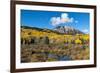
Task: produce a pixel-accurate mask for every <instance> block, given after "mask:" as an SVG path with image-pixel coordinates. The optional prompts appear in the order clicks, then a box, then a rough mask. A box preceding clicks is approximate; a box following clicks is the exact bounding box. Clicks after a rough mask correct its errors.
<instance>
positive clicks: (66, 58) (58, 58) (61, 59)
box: [48, 54, 72, 61]
mask: <svg viewBox="0 0 100 73" xmlns="http://www.w3.org/2000/svg"><path fill="white" fill-rule="evenodd" d="M48 58H54V59H56V60H58V61H68V60H72V59H71V58H70V57H69V56H62V55H60V56H58V55H55V54H48Z"/></svg>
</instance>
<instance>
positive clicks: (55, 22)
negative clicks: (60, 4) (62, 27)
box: [51, 13, 78, 26]
mask: <svg viewBox="0 0 100 73" xmlns="http://www.w3.org/2000/svg"><path fill="white" fill-rule="evenodd" d="M73 22H74V18H73V17H71V18H69V16H68V14H67V13H62V14H61V15H60V17H52V18H51V24H52V25H53V26H57V25H59V24H64V23H73ZM77 22H78V21H76V23H77Z"/></svg>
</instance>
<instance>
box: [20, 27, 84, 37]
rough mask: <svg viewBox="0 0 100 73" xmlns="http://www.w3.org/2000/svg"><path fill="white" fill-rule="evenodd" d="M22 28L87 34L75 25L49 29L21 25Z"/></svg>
mask: <svg viewBox="0 0 100 73" xmlns="http://www.w3.org/2000/svg"><path fill="white" fill-rule="evenodd" d="M21 28H24V29H35V30H38V31H44V32H48V31H50V32H54V33H57V34H69V35H76V34H85V33H83V32H82V31H80V30H78V29H75V28H73V27H70V26H57V27H55V28H54V29H53V30H51V29H47V28H38V27H31V26H21Z"/></svg>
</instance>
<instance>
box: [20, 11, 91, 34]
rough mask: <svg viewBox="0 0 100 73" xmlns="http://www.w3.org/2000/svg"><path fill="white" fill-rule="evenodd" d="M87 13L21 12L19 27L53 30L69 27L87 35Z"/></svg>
mask: <svg viewBox="0 0 100 73" xmlns="http://www.w3.org/2000/svg"><path fill="white" fill-rule="evenodd" d="M89 20H90V15H89V13H79V12H56V11H35V10H21V26H31V27H39V28H48V29H53V28H55V27H56V26H65V25H66V26H70V27H73V28H76V29H78V30H81V31H83V32H85V33H89V27H90V26H89V25H90V22H89Z"/></svg>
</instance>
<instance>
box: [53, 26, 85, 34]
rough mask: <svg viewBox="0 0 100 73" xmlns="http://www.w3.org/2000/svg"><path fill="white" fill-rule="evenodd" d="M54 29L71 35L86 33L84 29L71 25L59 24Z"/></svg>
mask: <svg viewBox="0 0 100 73" xmlns="http://www.w3.org/2000/svg"><path fill="white" fill-rule="evenodd" d="M54 30H55V31H57V32H59V33H64V34H71V35H75V34H85V33H83V32H82V31H80V30H78V29H75V28H73V27H69V26H57V27H56V28H54Z"/></svg>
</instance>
